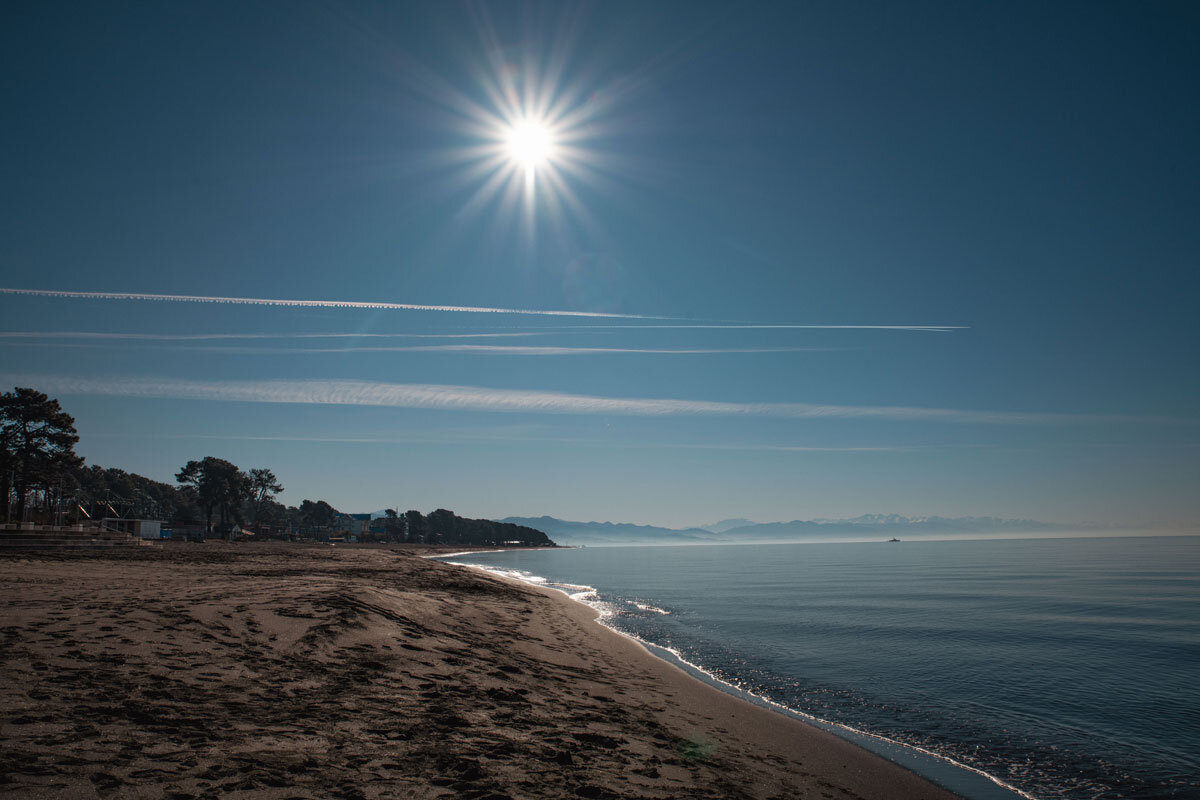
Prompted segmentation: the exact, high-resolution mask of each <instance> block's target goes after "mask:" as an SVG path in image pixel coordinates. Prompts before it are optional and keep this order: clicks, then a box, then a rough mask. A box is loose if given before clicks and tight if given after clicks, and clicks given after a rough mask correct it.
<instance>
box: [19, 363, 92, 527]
mask: <svg viewBox="0 0 1200 800" xmlns="http://www.w3.org/2000/svg"><path fill="white" fill-rule="evenodd" d="M78 441H79V436H78V435H77V434H76V432H75V419H74V417H72V416H71V415H70V414H68V413H66V412H65V411H63V410H62V406H60V405H59V404H58V401H57V400H51V399H50V398H49V397H47V396H46V395H44V394H42V393H41V392H39V391H37V390H36V389H29V388H24V387H20V386H17V387H14V388H13V390H12V391H11V392H5V393H4V394H3V395H2V396H0V468H2V469H3V473H4V474H3V478H2V480H0V488H2V489H3V492H4V520H5V522H7V521H8V520H9V519H10V517H9V502H8V500H9V496H10V495H11V494H14V493H15V494H16V512H17V513H16V517H17V519H18V520H23V519H24V518H25V507H26V504H27V502H28V499H29V493H30V491H31V490H34V489H36V488H37V487H39V486H40V487H43V488H45V489H46V491H47V495H48V494H49V492H50V490H51V487H52V486H53V485H54V483H55V482H56V481H58V480H60V479H61V477H62V476H64V475H66V474H67V473H68V472H69V471H70V470H71V469H73V468H74V467H77V466H79V465H80V464H82V463H83V459H82V458H80V457H79V456H77V455H75V443H76V442H78Z"/></svg>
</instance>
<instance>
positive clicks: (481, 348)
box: [0, 334, 846, 356]
mask: <svg viewBox="0 0 1200 800" xmlns="http://www.w3.org/2000/svg"><path fill="white" fill-rule="evenodd" d="M514 335H520V334H514ZM2 338H4V334H0V339H2ZM135 341H136V342H137V343H136V344H132V345H128V346H127V348H126V349H131V348H135V349H143V350H152V351H153V350H157V351H160V352H179V351H184V352H196V353H229V354H231V355H239V354H240V355H291V354H294V355H300V354H306V353H307V354H318V353H462V354H466V355H481V356H487V355H492V356H588V355H672V356H676V355H721V354H741V355H748V354H759V353H828V352H835V351H839V350H844V349H846V348H841V347H711V348H687V347H658V348H656V347H565V346H554V347H546V346H535V345H503V344H425V345H382V346H381V345H367V346H354V345H351V346H349V347H261V346H255V345H250V346H236V345H175V344H166V345H156V344H146V343H144V342H143V341H142V340H141V339H140V338H138V339H136V340H135ZM151 341H153V339H152V340H151ZM18 342H19V344H20V345H21V346H24V347H71V348H76V349H80V348H86V349H111V348H112V347H113V345H112V344H104V343H98V342H94V341H82V342H80V341H61V340H59V341H49V342H37V341H29V340H27V339H24V338H18Z"/></svg>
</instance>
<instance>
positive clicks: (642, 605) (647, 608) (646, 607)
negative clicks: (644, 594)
mask: <svg viewBox="0 0 1200 800" xmlns="http://www.w3.org/2000/svg"><path fill="white" fill-rule="evenodd" d="M629 602H630V603H632V604H633V605H634V606H636V607H637V608H639V609H641V610H642V611H651V612H653V613H655V614H662V615H663V616H668V615H670V613H671V612H670V611H667V610H666V609H664V608H659V607H658V606H652V605H648V604H646V603H639V602H638V601H636V600H630V601H629Z"/></svg>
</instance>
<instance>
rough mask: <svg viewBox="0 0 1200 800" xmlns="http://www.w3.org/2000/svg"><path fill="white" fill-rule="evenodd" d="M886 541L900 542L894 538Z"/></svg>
mask: <svg viewBox="0 0 1200 800" xmlns="http://www.w3.org/2000/svg"><path fill="white" fill-rule="evenodd" d="M888 541H889V542H898V541H900V540H899V539H897V538H896V537H895V536H893V537H892V538H891V539H888Z"/></svg>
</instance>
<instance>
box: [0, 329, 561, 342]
mask: <svg viewBox="0 0 1200 800" xmlns="http://www.w3.org/2000/svg"><path fill="white" fill-rule="evenodd" d="M554 335H555V334H554V333H553V332H549V331H547V332H542V333H536V332H527V333H107V332H101V331H0V339H18V340H22V339H96V340H101V341H108V340H113V341H122V340H128V341H147V342H205V341H224V340H228V341H238V340H243V339H245V340H251V339H499V338H506V337H514V336H517V337H520V336H554Z"/></svg>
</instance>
